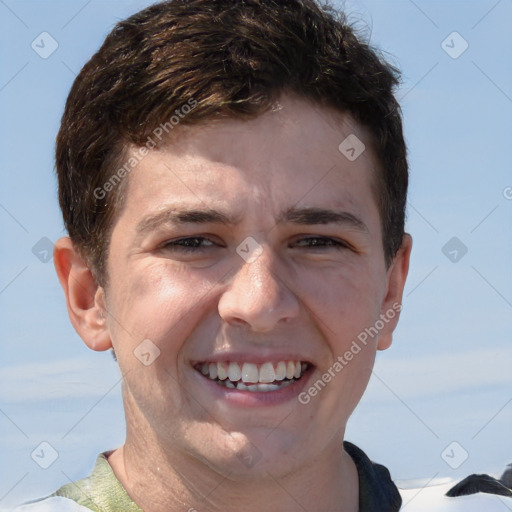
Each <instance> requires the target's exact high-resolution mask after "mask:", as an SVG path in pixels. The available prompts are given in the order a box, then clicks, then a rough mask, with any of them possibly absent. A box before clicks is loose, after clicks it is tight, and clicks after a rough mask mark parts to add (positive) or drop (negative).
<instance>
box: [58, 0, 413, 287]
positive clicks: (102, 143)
mask: <svg viewBox="0 0 512 512" xmlns="http://www.w3.org/2000/svg"><path fill="white" fill-rule="evenodd" d="M397 83H398V72H397V70H396V69H395V68H393V67H391V66H390V65H389V64H387V63H386V62H385V61H384V60H383V59H382V58H381V57H380V56H378V55H377V53H376V52H375V51H374V50H372V48H370V47H369V45H368V44H366V43H365V42H361V41H359V40H358V38H357V37H356V35H355V33H354V30H353V29H352V28H351V27H350V26H349V25H348V24H347V23H346V20H345V17H344V16H343V14H342V13H339V12H337V11H335V10H334V9H332V8H331V7H329V6H327V5H324V6H320V5H319V4H317V3H316V2H315V1H314V0H240V1H233V0H172V1H168V2H161V3H158V4H155V5H153V6H151V7H148V8H147V9H144V10H143V11H141V12H139V13H137V14H135V15H133V16H132V17H130V18H128V19H127V20H125V21H122V22H120V23H118V24H117V25H116V26H115V27H114V29H113V30H112V32H111V33H110V34H109V35H108V36H107V38H106V40H105V42H104V43H103V45H102V46H101V48H100V49H99V51H98V52H97V53H96V54H95V55H94V56H93V57H92V58H91V59H90V60H89V62H87V64H86V65H85V66H84V67H83V69H82V70H81V72H80V74H79V75H78V76H77V78H76V80H75V82H74V84H73V87H72V89H71V92H70V94H69V97H68V99H67V102H66V107H65V111H64V115H63V118H62V124H61V127H60V131H59V134H58V137H57V147H56V166H57V173H58V180H59V201H60V206H61V209H62V213H63V216H64V223H65V226H66V229H67V231H68V233H69V236H70V237H71V239H72V241H73V243H74V245H75V247H76V248H77V249H78V250H79V251H80V252H81V254H82V255H83V256H84V257H85V258H86V260H87V261H88V263H89V264H90V265H91V268H92V269H93V271H94V272H95V274H96V277H97V279H98V281H99V282H100V284H104V283H106V277H107V276H106V275H105V268H106V265H105V263H106V259H107V256H108V246H109V241H110V235H111V231H112V228H113V225H114V222H115V218H116V214H118V213H119V209H120V207H121V205H122V189H123V187H121V186H119V187H116V186H109V187H108V189H109V193H108V194H106V193H105V194H103V193H98V192H97V191H98V190H103V191H105V190H106V188H107V187H106V188H105V189H103V188H102V187H103V186H104V184H106V183H108V182H109V180H112V178H113V177H115V176H114V172H115V170H116V169H117V168H118V166H120V165H121V163H122V159H123V155H125V150H126V148H127V147H128V146H129V145H136V146H139V147H142V146H143V145H144V144H147V142H148V140H149V139H150V138H151V137H152V133H154V131H155V129H158V127H159V126H163V127H165V126H167V128H168V129H167V130H166V131H167V132H168V133H170V129H169V128H170V126H171V124H172V123H170V119H171V117H172V116H173V115H174V116H175V117H176V111H177V110H179V109H181V108H182V107H183V106H184V105H186V104H190V102H191V101H192V100H193V101H194V108H193V109H189V112H188V113H187V115H186V116H180V120H179V122H180V124H184V125H193V124H198V123H202V122H206V121H208V120H213V119H222V118H237V119H253V118H255V117H257V116H259V115H261V114H262V113H264V112H266V111H268V110H269V109H270V108H272V106H273V105H274V104H275V102H276V100H277V99H278V97H279V96H280V95H281V94H283V93H285V92H290V93H293V94H295V95H298V96H299V97H301V98H304V99H307V100H310V101H313V102H315V103H317V104H321V105H325V106H327V107H330V108H333V109H335V110H337V111H340V112H343V113H349V114H350V115H351V116H352V117H353V118H354V119H355V120H356V121H357V122H359V123H361V124H362V125H364V126H365V127H367V128H369V130H370V133H371V134H372V136H373V139H374V149H375V151H376V155H377V157H378V159H379V162H380V166H381V168H380V169H379V170H378V171H377V174H378V176H377V180H376V182H377V194H376V195H377V203H378V207H379V210H380V214H381V223H382V233H383V245H384V253H385V258H386V262H387V264H388V265H389V264H390V263H391V261H392V259H393V257H394V255H395V253H396V251H397V250H398V248H399V247H400V244H401V242H402V239H403V236H404V222H405V204H406V195H407V182H408V169H407V159H406V147H405V142H404V138H403V133H402V120H401V113H400V108H399V105H398V103H397V101H396V99H395V97H394V95H393V90H394V87H395V86H396V85H397ZM340 142H341V141H340ZM125 171H126V169H125ZM120 174H123V176H124V175H125V174H126V172H123V173H121V169H119V171H118V175H117V178H121V176H120ZM110 183H111V185H113V183H112V182H111V181H110ZM110 189H111V190H110ZM95 191H96V192H95Z"/></svg>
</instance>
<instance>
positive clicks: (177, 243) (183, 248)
mask: <svg viewBox="0 0 512 512" xmlns="http://www.w3.org/2000/svg"><path fill="white" fill-rule="evenodd" d="M215 245H217V244H215V243H214V242H212V241H211V240H210V239H208V238H205V237H204V236H191V237H187V238H179V239H178V240H171V241H168V242H165V243H164V244H162V245H161V246H160V248H161V249H165V250H169V251H176V252H182V253H187V252H197V251H200V250H201V249H208V248H210V247H213V246H215Z"/></svg>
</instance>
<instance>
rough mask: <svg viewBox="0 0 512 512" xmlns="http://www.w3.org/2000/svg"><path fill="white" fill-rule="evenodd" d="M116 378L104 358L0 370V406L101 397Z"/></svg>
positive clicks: (112, 366)
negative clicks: (4, 404) (26, 402)
mask: <svg viewBox="0 0 512 512" xmlns="http://www.w3.org/2000/svg"><path fill="white" fill-rule="evenodd" d="M119 379H120V373H119V369H118V367H117V365H116V363H115V362H114V361H113V360H109V359H108V358H97V359H95V358H93V359H88V358H73V359H61V360H54V361H44V362H40V363H26V364H22V365H16V366H9V367H4V368H1V369H0V400H1V401H2V402H3V403H15V402H25V401H38V400H52V399H62V398H83V397H95V396H98V397H99V396H102V395H104V394H105V392H107V391H108V390H109V389H110V388H111V387H112V386H113V385H114V384H115V383H116V382H117V381H119Z"/></svg>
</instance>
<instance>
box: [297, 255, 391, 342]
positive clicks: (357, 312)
mask: <svg viewBox="0 0 512 512" xmlns="http://www.w3.org/2000/svg"><path fill="white" fill-rule="evenodd" d="M382 280H383V277H382V275H379V273H378V272H376V271H375V270H374V269H373V268H372V267H371V266H370V265H346V266H341V265H340V267H339V268H338V269H333V270H332V271H326V272H319V273H315V274H310V275H307V276H306V275H303V276H301V279H300V281H299V289H300V292H299V293H300V299H301V301H302V302H303V303H304V305H305V306H306V307H307V309H308V310H310V311H311V312H312V313H313V314H314V315H315V317H317V318H318V319H319V320H320V322H318V324H319V325H320V326H324V327H325V331H326V333H327V334H328V337H330V338H332V337H333V336H335V339H339V340H340V342H343V343H345V342H346V341H347V340H348V339H349V338H350V339H352V338H353V337H355V336H357V334H358V333H359V332H361V330H362V329H364V327H365V326H367V325H368V324H369V323H370V324H371V323H373V321H374V320H375V318H376V317H378V315H379V311H380V303H381V300H382V295H383V292H382V284H381V283H382Z"/></svg>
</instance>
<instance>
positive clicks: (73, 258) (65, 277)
mask: <svg viewBox="0 0 512 512" xmlns="http://www.w3.org/2000/svg"><path fill="white" fill-rule="evenodd" d="M53 261H54V264H55V270H56V271H57V275H58V277H59V281H60V284H61V286H62V289H63V290H64V294H65V295H66V305H67V308H68V315H69V318H70V320H71V323H72V324H73V327H74V328H75V330H76V332H77V333H78V335H79V336H80V337H81V338H82V340H83V341H84V343H85V344H86V345H87V346H88V347H89V348H91V349H93V350H108V349H109V348H111V347H112V341H111V339H110V333H109V329H108V326H107V310H106V302H105V293H104V290H103V288H102V287H101V286H99V285H98V283H97V282H96V279H95V277H94V275H93V273H92V272H91V270H90V269H89V267H88V266H87V264H86V263H85V261H84V260H83V259H82V258H81V257H80V255H79V254H78V252H77V251H76V249H75V247H74V246H73V243H72V242H71V239H70V238H69V237H63V238H61V239H59V240H58V241H57V242H56V244H55V248H54V251H53Z"/></svg>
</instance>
